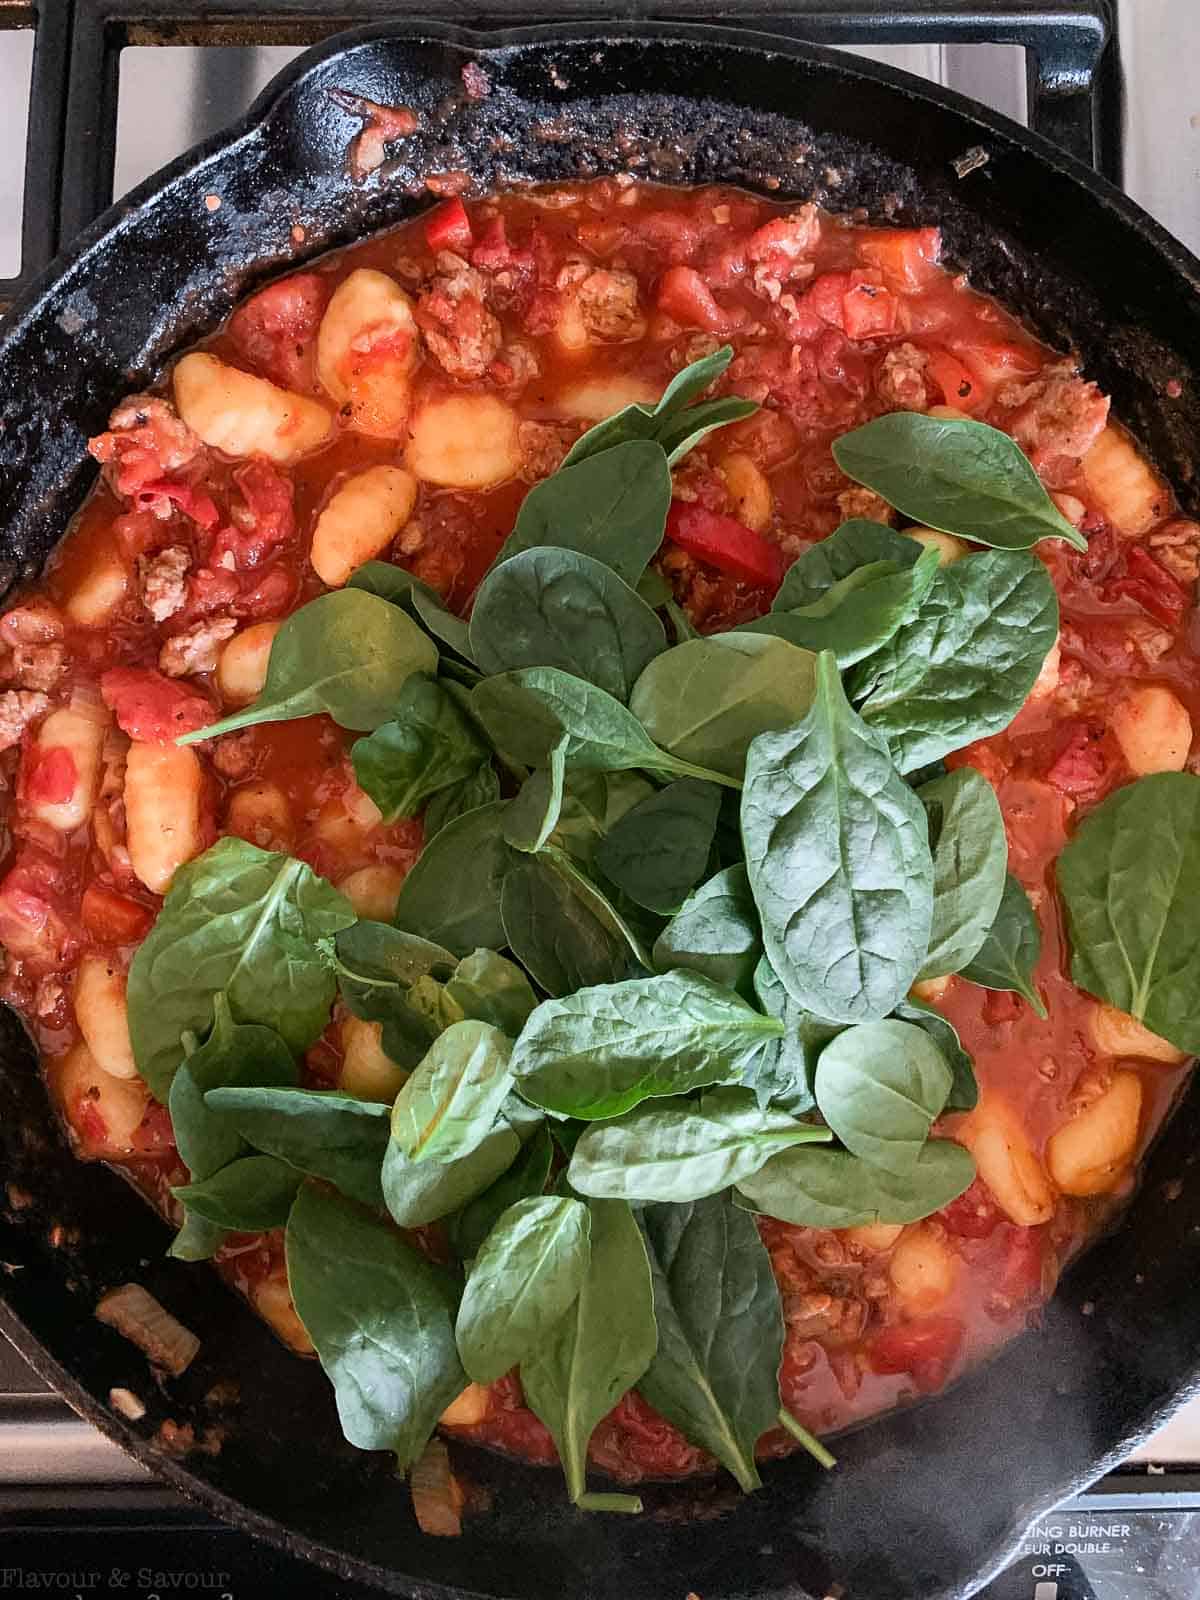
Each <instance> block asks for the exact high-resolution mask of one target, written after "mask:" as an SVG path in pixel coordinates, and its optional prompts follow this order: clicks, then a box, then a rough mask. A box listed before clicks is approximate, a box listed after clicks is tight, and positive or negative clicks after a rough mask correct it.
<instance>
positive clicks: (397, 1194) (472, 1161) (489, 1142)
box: [380, 1120, 521, 1228]
mask: <svg viewBox="0 0 1200 1600" xmlns="http://www.w3.org/2000/svg"><path fill="white" fill-rule="evenodd" d="M520 1153H521V1141H520V1139H519V1138H518V1137H517V1135H516V1133H514V1131H513V1130H512V1128H510V1127H509V1126H508V1124H507V1123H506V1122H504V1121H503V1120H501V1121H498V1122H497V1123H496V1126H495V1127H494V1128H493V1129H492V1130H491V1132H490V1133H488V1134H487V1135H486V1137H485V1138H484V1139H483V1140H481V1142H480V1143H479V1144H477V1145H476V1146H475V1148H474V1150H472V1151H471V1152H470V1154H469V1155H465V1156H460V1157H459V1158H458V1160H457V1161H447V1162H446V1163H444V1164H443V1163H442V1162H440V1161H410V1160H409V1158H408V1157H407V1156H406V1155H405V1154H404V1151H403V1150H402V1149H401V1148H400V1146H399V1145H398V1144H397V1143H396V1141H395V1140H394V1139H391V1140H389V1141H388V1144H387V1148H386V1150H385V1152H384V1157H383V1171H382V1174H381V1179H380V1181H381V1184H382V1188H383V1199H384V1203H385V1205H386V1206H387V1208H388V1210H389V1211H390V1212H391V1214H392V1216H393V1217H394V1219H395V1220H396V1221H397V1222H398V1223H399V1224H400V1226H401V1227H402V1228H420V1227H424V1226H425V1224H426V1223H429V1222H437V1221H438V1220H439V1218H441V1217H448V1216H449V1215H450V1214H451V1212H454V1211H458V1210H459V1209H460V1208H461V1207H462V1206H465V1205H466V1204H467V1203H468V1202H469V1201H471V1200H474V1199H475V1198H476V1196H477V1195H482V1194H484V1193H485V1191H486V1190H488V1189H489V1188H490V1187H491V1185H492V1184H494V1183H495V1182H496V1180H497V1179H498V1178H499V1177H500V1175H501V1174H502V1173H504V1172H507V1171H508V1169H509V1167H511V1166H512V1164H513V1162H514V1161H515V1160H516V1159H517V1157H518V1155H519V1154H520Z"/></svg>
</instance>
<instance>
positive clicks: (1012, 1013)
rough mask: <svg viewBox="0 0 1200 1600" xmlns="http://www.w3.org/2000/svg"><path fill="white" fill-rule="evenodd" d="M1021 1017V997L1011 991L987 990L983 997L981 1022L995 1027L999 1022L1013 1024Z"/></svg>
mask: <svg viewBox="0 0 1200 1600" xmlns="http://www.w3.org/2000/svg"><path fill="white" fill-rule="evenodd" d="M1020 1015H1021V996H1020V995H1019V994H1014V993H1013V992H1012V990H1011V989H988V990H986V991H985V993H984V996H983V1020H984V1021H985V1022H986V1023H988V1025H989V1026H991V1027H995V1026H996V1025H997V1024H998V1023H1001V1022H1015V1021H1016V1020H1017V1018H1018V1017H1019V1016H1020Z"/></svg>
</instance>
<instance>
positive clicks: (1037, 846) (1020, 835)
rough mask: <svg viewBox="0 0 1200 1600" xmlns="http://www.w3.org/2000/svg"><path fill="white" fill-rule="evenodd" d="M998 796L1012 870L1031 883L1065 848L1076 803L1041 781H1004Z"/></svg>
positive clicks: (1036, 779)
mask: <svg viewBox="0 0 1200 1600" xmlns="http://www.w3.org/2000/svg"><path fill="white" fill-rule="evenodd" d="M997 792H998V794H999V796H1000V808H1001V810H1002V811H1003V813H1004V830H1005V832H1006V833H1007V834H1008V851H1009V859H1010V863H1011V865H1012V869H1013V871H1014V872H1016V873H1017V874H1018V875H1019V876H1021V877H1022V878H1024V877H1028V878H1029V880H1030V881H1032V880H1033V879H1034V878H1035V877H1036V876H1037V875H1038V873H1040V872H1041V870H1042V868H1043V867H1044V866H1045V863H1046V860H1047V858H1049V857H1054V856H1057V855H1058V853H1059V851H1060V850H1061V849H1062V847H1063V846H1064V845H1065V844H1066V842H1067V823H1068V822H1069V821H1070V818H1071V813H1072V812H1073V811H1074V810H1075V802H1074V800H1073V799H1072V798H1071V797H1070V796H1069V795H1067V794H1065V793H1064V792H1063V791H1062V790H1061V789H1056V788H1054V787H1052V786H1051V785H1050V784H1049V783H1043V782H1042V780H1041V779H1040V778H1006V779H1005V780H1004V781H1003V783H1001V785H1000V787H999V789H998V791H997Z"/></svg>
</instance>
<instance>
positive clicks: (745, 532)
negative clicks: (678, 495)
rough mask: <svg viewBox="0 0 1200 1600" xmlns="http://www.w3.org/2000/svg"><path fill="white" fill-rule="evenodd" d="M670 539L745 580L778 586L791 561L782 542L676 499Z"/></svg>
mask: <svg viewBox="0 0 1200 1600" xmlns="http://www.w3.org/2000/svg"><path fill="white" fill-rule="evenodd" d="M667 538H668V539H670V540H671V542H672V543H673V544H677V545H678V546H679V548H680V549H681V550H686V551H687V552H688V554H689V555H693V556H695V557H696V558H697V559H698V560H700V561H705V562H707V563H708V565H709V566H710V567H716V569H717V571H718V572H727V573H728V574H729V575H730V577H732V578H741V579H742V580H743V581H744V582H745V583H755V584H760V585H761V586H762V587H763V588H765V589H778V587H779V585H780V584H781V583H782V582H783V575H784V572H785V571H786V570H787V561H786V560H785V558H784V554H783V551H782V550H781V549H780V548H779V546H778V545H775V544H771V543H770V542H769V540H767V539H764V538H763V537H762V535H761V534H757V533H755V532H754V531H753V530H752V529H751V528H747V527H745V526H743V524H742V523H740V522H737V521H735V520H734V518H733V517H723V516H721V515H720V513H719V512H716V511H709V510H708V509H707V508H706V507H704V506H701V505H694V504H692V503H691V502H688V501H683V500H675V501H673V502H672V504H671V509H670V511H669V512H668V513H667Z"/></svg>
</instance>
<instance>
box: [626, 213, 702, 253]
mask: <svg viewBox="0 0 1200 1600" xmlns="http://www.w3.org/2000/svg"><path fill="white" fill-rule="evenodd" d="M630 226H631V227H632V229H633V230H634V232H635V233H636V234H637V236H638V238H640V239H641V240H642V241H643V242H644V243H645V244H647V245H649V246H650V248H651V249H652V250H654V251H656V252H657V253H658V254H659V255H661V256H662V257H663V259H664V260H666V261H670V262H676V263H679V262H684V261H690V260H691V258H692V256H694V255H695V253H696V251H697V249H698V248H699V245H700V239H701V233H700V228H699V226H698V224H697V222H696V220H695V218H694V217H690V216H688V214H687V213H686V212H684V211H647V212H646V213H645V214H644V215H642V216H634V217H633V218H631V221H630Z"/></svg>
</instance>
